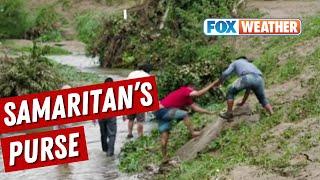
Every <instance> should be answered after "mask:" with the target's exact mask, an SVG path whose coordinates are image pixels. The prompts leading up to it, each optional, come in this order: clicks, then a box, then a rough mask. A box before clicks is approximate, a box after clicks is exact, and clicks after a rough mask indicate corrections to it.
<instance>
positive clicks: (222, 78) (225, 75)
mask: <svg viewBox="0 0 320 180" xmlns="http://www.w3.org/2000/svg"><path fill="white" fill-rule="evenodd" d="M234 69H235V64H234V62H233V63H231V64H230V65H229V67H228V68H227V69H226V70H225V71H223V73H222V74H221V76H220V81H221V82H224V81H225V80H226V79H227V78H228V77H229V76H230V75H231V74H232V73H233V72H234Z"/></svg>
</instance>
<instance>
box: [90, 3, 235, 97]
mask: <svg viewBox="0 0 320 180" xmlns="http://www.w3.org/2000/svg"><path fill="white" fill-rule="evenodd" d="M235 1H236V0H230V1H222V0H214V1H212V0H203V1H191V0H187V1H173V0H171V1H156V0H152V1H147V2H145V4H144V5H143V6H142V7H141V5H138V6H137V7H134V8H132V9H129V10H128V11H129V17H128V19H127V20H124V19H123V17H122V16H121V15H120V14H116V15H113V16H111V17H109V18H107V19H105V20H104V21H103V24H102V26H101V29H100V31H94V33H96V32H98V33H96V34H94V35H92V36H91V34H90V33H84V34H89V36H90V37H93V40H87V42H89V43H88V46H87V48H88V51H89V54H90V55H92V56H99V58H100V64H101V66H102V67H132V66H133V65H134V64H137V63H140V62H149V63H151V64H153V65H154V67H156V68H157V69H158V70H159V72H160V73H159V74H158V75H159V76H158V79H159V80H158V81H159V82H158V85H159V89H160V96H163V95H165V94H166V93H168V92H169V91H172V90H173V89H176V88H177V87H178V86H179V85H181V84H183V83H186V82H190V81H192V82H194V85H195V86H196V87H202V86H204V85H206V84H207V83H208V82H209V81H212V80H214V79H215V78H217V77H218V76H219V74H220V72H221V71H222V70H223V69H224V68H226V67H227V63H228V62H229V61H230V59H231V57H230V55H228V54H231V52H232V50H231V49H230V48H228V47H224V46H222V45H221V44H223V39H221V40H220V39H218V40H217V39H214V38H211V37H206V36H205V35H204V34H203V33H202V28H203V27H202V22H203V20H204V19H205V18H209V17H212V16H214V17H229V16H230V15H229V14H230V13H229V12H230V8H231V7H232V5H233V3H234V2H235ZM212 7H215V8H212ZM164 19H165V20H164ZM161 24H164V28H162V29H161V28H160V25H161ZM86 37H87V36H86ZM213 43H215V44H213ZM159 67H161V68H159ZM204 67H207V68H204Z"/></svg>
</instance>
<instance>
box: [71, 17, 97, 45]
mask: <svg viewBox="0 0 320 180" xmlns="http://www.w3.org/2000/svg"><path fill="white" fill-rule="evenodd" d="M102 15H103V14H102V13H97V12H94V11H89V12H87V13H83V14H81V15H79V16H77V18H76V30H77V32H78V38H79V39H80V40H81V41H82V42H84V43H87V44H89V43H93V42H91V41H92V40H93V39H94V38H95V37H96V35H97V32H98V31H99V29H100V28H101V21H102V17H103V16H102Z"/></svg>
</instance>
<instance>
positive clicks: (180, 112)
mask: <svg viewBox="0 0 320 180" xmlns="http://www.w3.org/2000/svg"><path fill="white" fill-rule="evenodd" d="M214 85H215V83H211V84H210V85H208V86H207V87H205V88H203V89H201V90H199V91H197V90H195V89H194V88H193V87H192V86H182V87H180V88H179V89H177V90H175V91H172V92H171V93H169V94H168V95H167V96H166V97H165V98H163V99H162V100H161V101H160V102H159V103H160V104H159V106H160V109H159V110H158V111H156V112H155V116H156V119H157V121H158V129H159V131H160V134H161V150H162V155H163V159H164V161H167V160H168V155H167V144H168V140H169V134H170V130H171V123H172V121H173V120H176V121H183V123H184V124H185V125H186V127H187V128H188V130H189V132H190V134H191V135H192V137H196V136H199V135H200V132H199V131H195V130H194V129H193V126H192V123H191V121H190V118H189V116H188V112H187V111H186V110H185V109H186V108H187V107H191V109H193V110H194V111H196V112H200V113H206V114H212V113H211V112H210V111H208V110H206V109H203V108H201V107H200V106H198V105H197V104H196V103H194V102H193V99H192V98H193V97H198V96H202V95H203V94H205V93H206V92H207V91H209V90H210V89H211V88H212V87H213V86H214Z"/></svg>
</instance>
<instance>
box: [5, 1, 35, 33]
mask: <svg viewBox="0 0 320 180" xmlns="http://www.w3.org/2000/svg"><path fill="white" fill-rule="evenodd" d="M27 16H28V12H27V10H26V9H25V2H24V1H23V0H14V1H12V0H0V38H17V37H22V35H23V34H24V33H25V32H26V31H27V30H28V28H29V22H28V18H27Z"/></svg>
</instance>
